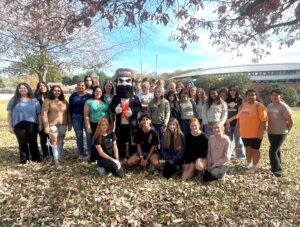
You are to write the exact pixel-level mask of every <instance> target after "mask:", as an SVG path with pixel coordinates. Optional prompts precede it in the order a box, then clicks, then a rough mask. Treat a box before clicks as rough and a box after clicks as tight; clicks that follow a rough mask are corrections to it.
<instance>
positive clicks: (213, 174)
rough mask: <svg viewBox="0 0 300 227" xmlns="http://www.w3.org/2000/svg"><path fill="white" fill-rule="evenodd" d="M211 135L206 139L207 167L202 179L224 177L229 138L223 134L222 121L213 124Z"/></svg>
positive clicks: (228, 151) (228, 157)
mask: <svg viewBox="0 0 300 227" xmlns="http://www.w3.org/2000/svg"><path fill="white" fill-rule="evenodd" d="M212 129H213V135H212V136H211V137H209V140H208V151H207V169H206V171H205V173H204V176H203V181H205V182H207V181H213V180H218V179H221V178H223V179H224V177H225V175H226V173H227V171H228V167H227V166H226V164H227V162H228V160H229V159H230V156H231V153H230V139H229V137H228V136H226V135H224V125H223V123H215V124H214V125H213V128H212Z"/></svg>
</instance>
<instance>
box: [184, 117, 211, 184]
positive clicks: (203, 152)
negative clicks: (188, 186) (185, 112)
mask: <svg viewBox="0 0 300 227" xmlns="http://www.w3.org/2000/svg"><path fill="white" fill-rule="evenodd" d="M190 128H191V132H190V133H189V134H187V135H186V136H185V148H184V156H183V163H184V165H183V172H182V180H188V179H190V178H192V177H193V176H194V173H195V170H196V165H197V166H198V167H197V169H198V170H200V171H202V170H203V169H204V168H205V167H206V156H207V146H208V145H207V143H208V140H207V138H206V137H205V135H204V134H203V133H202V131H201V130H200V122H199V120H198V119H197V118H192V119H191V120H190ZM196 161H197V163H196Z"/></svg>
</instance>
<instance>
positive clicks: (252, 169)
mask: <svg viewBox="0 0 300 227" xmlns="http://www.w3.org/2000/svg"><path fill="white" fill-rule="evenodd" d="M249 172H250V173H255V172H256V166H255V165H253V166H251V167H250V168H249Z"/></svg>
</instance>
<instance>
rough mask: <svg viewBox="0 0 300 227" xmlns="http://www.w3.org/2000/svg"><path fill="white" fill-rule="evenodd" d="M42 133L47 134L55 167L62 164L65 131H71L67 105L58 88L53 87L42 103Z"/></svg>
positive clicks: (56, 86)
mask: <svg viewBox="0 0 300 227" xmlns="http://www.w3.org/2000/svg"><path fill="white" fill-rule="evenodd" d="M42 120H43V125H44V132H45V133H46V134H49V137H50V145H51V147H52V152H53V157H54V162H55V165H56V166H57V167H58V166H60V164H61V162H63V145H64V138H65V136H66V131H67V129H68V130H69V131H70V130H71V129H72V124H71V116H70V110H69V104H68V102H67V100H66V99H65V96H64V94H63V91H62V89H61V87H60V86H58V85H54V86H53V87H52V88H51V89H50V92H49V96H48V99H46V100H45V101H44V103H43V110H42Z"/></svg>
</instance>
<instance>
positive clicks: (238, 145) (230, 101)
mask: <svg viewBox="0 0 300 227" xmlns="http://www.w3.org/2000/svg"><path fill="white" fill-rule="evenodd" d="M225 101H226V103H227V110H228V118H231V117H233V116H235V115H236V114H237V113H238V109H239V107H240V106H241V105H242V104H243V99H242V98H241V97H240V95H239V90H238V87H236V86H230V87H229V92H228V96H227V99H226V100H225ZM225 133H226V135H228V136H229V138H230V141H231V142H233V141H234V145H235V149H234V150H235V152H232V153H235V155H236V157H237V158H239V159H245V147H244V144H243V142H242V139H241V137H240V136H239V132H238V128H237V120H234V121H231V122H230V123H229V124H226V132H225Z"/></svg>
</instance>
